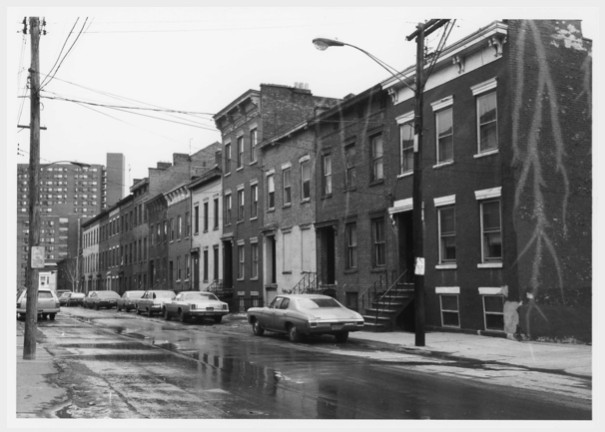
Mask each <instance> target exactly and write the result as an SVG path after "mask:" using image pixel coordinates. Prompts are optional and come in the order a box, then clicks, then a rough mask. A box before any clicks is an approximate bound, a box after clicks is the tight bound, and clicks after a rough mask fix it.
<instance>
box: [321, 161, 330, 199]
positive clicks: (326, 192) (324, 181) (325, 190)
mask: <svg viewBox="0 0 605 432" xmlns="http://www.w3.org/2000/svg"><path fill="white" fill-rule="evenodd" d="M321 173H322V175H321V191H322V197H324V198H325V197H330V196H332V154H331V153H324V154H322V155H321Z"/></svg>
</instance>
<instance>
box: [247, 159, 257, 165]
mask: <svg viewBox="0 0 605 432" xmlns="http://www.w3.org/2000/svg"><path fill="white" fill-rule="evenodd" d="M257 163H258V160H254V161H252V162H250V163H249V164H248V165H249V166H252V165H256V164H257Z"/></svg>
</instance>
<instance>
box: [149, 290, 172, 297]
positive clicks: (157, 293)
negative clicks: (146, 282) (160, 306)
mask: <svg viewBox="0 0 605 432" xmlns="http://www.w3.org/2000/svg"><path fill="white" fill-rule="evenodd" d="M154 294H155V296H156V297H162V298H172V297H174V293H173V292H172V291H155V292H154Z"/></svg>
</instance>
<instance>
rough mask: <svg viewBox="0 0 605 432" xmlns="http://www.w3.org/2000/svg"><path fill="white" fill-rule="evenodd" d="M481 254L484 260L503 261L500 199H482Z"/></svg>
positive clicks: (485, 261)
mask: <svg viewBox="0 0 605 432" xmlns="http://www.w3.org/2000/svg"><path fill="white" fill-rule="evenodd" d="M480 206H481V237H482V244H481V255H482V262H484V263H487V262H501V261H502V227H501V223H500V200H499V199H494V200H485V201H481V203H480Z"/></svg>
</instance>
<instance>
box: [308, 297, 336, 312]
mask: <svg viewBox="0 0 605 432" xmlns="http://www.w3.org/2000/svg"><path fill="white" fill-rule="evenodd" d="M298 305H299V306H300V307H301V308H303V309H319V308H339V307H340V303H338V302H337V301H336V300H334V299H333V298H301V299H298Z"/></svg>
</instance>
